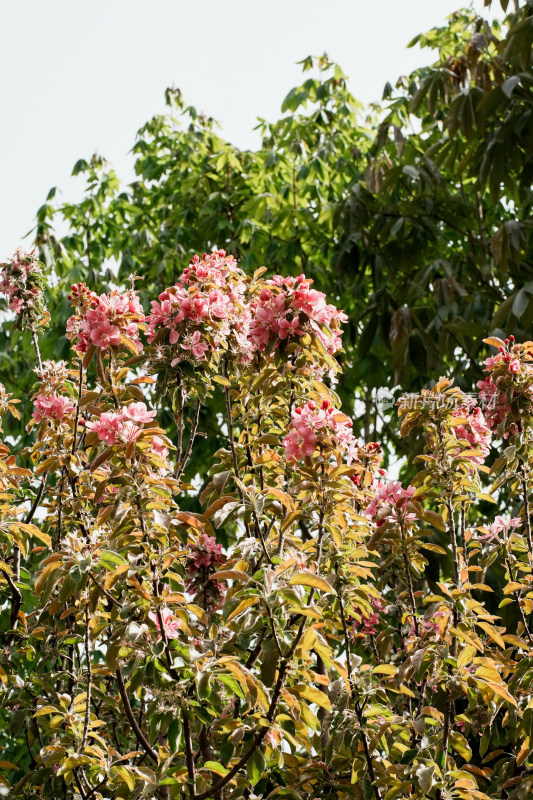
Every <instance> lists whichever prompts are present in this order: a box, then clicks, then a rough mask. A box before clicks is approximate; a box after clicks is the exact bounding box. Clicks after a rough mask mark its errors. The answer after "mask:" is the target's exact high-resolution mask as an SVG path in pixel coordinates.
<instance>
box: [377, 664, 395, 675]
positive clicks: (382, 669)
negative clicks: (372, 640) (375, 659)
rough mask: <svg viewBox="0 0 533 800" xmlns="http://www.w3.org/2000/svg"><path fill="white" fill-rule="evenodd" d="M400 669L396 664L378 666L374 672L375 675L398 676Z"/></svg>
mask: <svg viewBox="0 0 533 800" xmlns="http://www.w3.org/2000/svg"><path fill="white" fill-rule="evenodd" d="M397 672H398V668H397V667H395V666H394V664H378V666H377V667H374V669H373V670H372V674H373V675H396V673H397Z"/></svg>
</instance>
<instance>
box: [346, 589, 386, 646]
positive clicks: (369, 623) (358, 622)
mask: <svg viewBox="0 0 533 800" xmlns="http://www.w3.org/2000/svg"><path fill="white" fill-rule="evenodd" d="M370 604H371V606H372V612H371V613H370V614H368V615H367V614H363V613H361V615H360V616H361V618H360V619H356V618H352V619H351V620H350V622H351V626H352V631H351V633H352V639H358V638H362V637H365V636H374V635H375V634H376V633H377V630H378V625H379V619H380V614H381V613H382V612H383V611H385V608H386V606H385V603H384V602H383V600H381V599H380V598H379V597H371V598H370Z"/></svg>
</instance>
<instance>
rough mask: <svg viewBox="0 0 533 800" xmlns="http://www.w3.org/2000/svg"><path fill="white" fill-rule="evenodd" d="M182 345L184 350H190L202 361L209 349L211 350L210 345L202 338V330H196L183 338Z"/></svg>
mask: <svg viewBox="0 0 533 800" xmlns="http://www.w3.org/2000/svg"><path fill="white" fill-rule="evenodd" d="M181 346H182V348H183V349H184V350H190V351H191V354H192V355H193V356H194V357H195V358H197V359H198V361H202V360H203V359H204V358H205V354H206V352H207V350H209V345H208V344H207V342H206V341H205V340H203V339H202V335H201V333H200V331H194V333H192V334H191V335H190V336H189V337H187V338H186V339H184V340H183V342H182V343H181Z"/></svg>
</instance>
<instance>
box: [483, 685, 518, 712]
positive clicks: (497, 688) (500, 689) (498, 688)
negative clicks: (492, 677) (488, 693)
mask: <svg viewBox="0 0 533 800" xmlns="http://www.w3.org/2000/svg"><path fill="white" fill-rule="evenodd" d="M483 683H484V684H485V686H488V687H489V688H490V689H492V691H493V692H494V693H495V694H499V695H500V697H503V698H504V699H505V700H507V701H508V702H509V703H511V705H513V706H515V708H516V700H515V699H514V697H513V696H512V695H511V694H509V692H508V690H507V689H506V688H505V686H502V684H501V683H495V682H494V681H486V680H484V681H483Z"/></svg>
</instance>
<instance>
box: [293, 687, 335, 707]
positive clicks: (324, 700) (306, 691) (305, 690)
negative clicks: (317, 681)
mask: <svg viewBox="0 0 533 800" xmlns="http://www.w3.org/2000/svg"><path fill="white" fill-rule="evenodd" d="M289 691H291V692H294V693H295V694H299V695H300V697H304V698H305V699H306V700H309V702H310V703H316V705H317V706H320V708H325V709H326V711H331V703H330V700H329V697H328V696H327V694H324V692H322V691H321V690H320V689H317V688H316V687H315V686H301V687H300V686H292V687H291V688H290V690H289Z"/></svg>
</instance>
